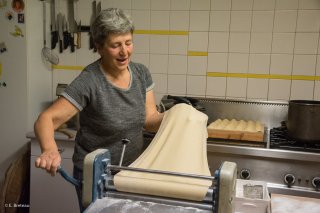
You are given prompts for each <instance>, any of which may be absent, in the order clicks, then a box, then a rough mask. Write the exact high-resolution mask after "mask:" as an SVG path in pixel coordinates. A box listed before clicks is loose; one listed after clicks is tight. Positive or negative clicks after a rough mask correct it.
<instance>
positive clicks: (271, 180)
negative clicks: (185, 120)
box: [160, 96, 320, 198]
mask: <svg viewBox="0 0 320 213" xmlns="http://www.w3.org/2000/svg"><path fill="white" fill-rule="evenodd" d="M187 99H189V101H190V102H189V103H190V104H193V105H194V106H195V107H196V108H198V109H200V110H202V111H203V112H204V113H206V114H207V115H208V116H209V121H208V122H209V123H210V122H213V121H214V120H216V119H218V118H227V119H232V118H234V119H237V120H241V119H243V120H258V121H261V122H263V123H264V124H265V126H266V133H267V134H266V137H265V142H264V143H262V144H259V145H257V144H256V143H247V144H245V143H238V144H237V143H236V142H234V141H228V140H225V141H221V140H215V139H209V140H208V146H207V149H208V162H209V166H210V169H211V170H212V171H215V170H216V169H217V168H218V166H219V165H220V164H221V162H223V161H232V162H236V163H237V167H238V178H241V179H250V180H259V181H265V182H267V185H268V190H269V192H270V193H279V194H288V195H297V196H305V197H314V198H320V150H319V151H317V150H303V149H290V148H286V147H285V146H284V147H277V146H274V145H271V146H270V130H271V129H273V128H276V127H279V126H280V125H281V122H283V121H285V120H286V119H287V113H288V103H287V102H270V101H242V100H226V99H214V98H195V97H187ZM177 100H178V101H177ZM181 101H185V100H179V98H178V99H172V97H170V98H168V96H164V97H163V98H162V100H161V103H160V107H161V110H162V111H164V110H167V109H169V108H170V107H172V106H173V105H174V104H176V103H179V102H181ZM319 144H320V143H319Z"/></svg>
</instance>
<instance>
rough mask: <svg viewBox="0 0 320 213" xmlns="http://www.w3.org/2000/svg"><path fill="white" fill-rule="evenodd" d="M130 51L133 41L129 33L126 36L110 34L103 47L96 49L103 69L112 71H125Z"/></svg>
mask: <svg viewBox="0 0 320 213" xmlns="http://www.w3.org/2000/svg"><path fill="white" fill-rule="evenodd" d="M132 51H133V41H132V34H131V33H130V32H129V33H126V34H111V35H109V36H108V38H107V39H106V41H105V43H104V45H103V46H99V47H98V52H99V54H100V55H101V58H102V64H103V66H104V68H107V69H108V70H109V69H111V70H113V71H123V70H125V69H127V67H128V64H129V62H130V57H131V54H132ZM108 70H106V71H108Z"/></svg>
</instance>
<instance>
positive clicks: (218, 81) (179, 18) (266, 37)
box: [53, 0, 320, 101]
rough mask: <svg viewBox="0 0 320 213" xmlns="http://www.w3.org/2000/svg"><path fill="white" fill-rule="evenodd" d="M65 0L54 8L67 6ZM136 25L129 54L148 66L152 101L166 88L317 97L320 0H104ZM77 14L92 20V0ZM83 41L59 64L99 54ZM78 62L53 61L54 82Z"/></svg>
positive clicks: (68, 75)
mask: <svg viewBox="0 0 320 213" xmlns="http://www.w3.org/2000/svg"><path fill="white" fill-rule="evenodd" d="M66 2H67V0H60V1H59V3H58V8H57V9H58V11H60V12H63V13H65V14H67V9H66ZM101 3H102V9H104V8H107V7H120V8H122V9H125V10H126V11H127V12H128V13H129V14H131V15H132V18H133V21H134V23H135V27H136V30H137V31H136V33H135V34H134V43H135V49H134V51H135V52H134V55H133V60H134V61H137V62H141V63H143V64H145V65H146V66H147V67H149V69H150V71H151V73H152V76H153V79H154V81H155V83H156V87H155V93H156V97H157V101H159V100H160V99H161V97H162V96H163V95H164V94H173V95H188V96H204V97H222V98H237V99H254V100H289V99H314V100H320V42H319V31H320V1H319V0H161V1H159V0H101ZM75 4H76V12H75V15H76V20H77V21H80V20H81V23H82V24H84V25H89V23H90V17H91V1H87V0H79V1H75ZM88 41H89V37H88V34H87V33H82V47H81V49H77V50H76V52H75V53H70V51H65V52H64V53H62V54H59V56H61V57H60V64H59V65H61V66H62V67H63V66H64V65H70V66H85V65H87V64H88V63H90V62H92V61H94V60H96V59H97V58H98V57H99V56H98V54H97V53H93V52H92V50H89V48H88V46H89V42H88ZM79 72H80V71H79V70H68V68H65V67H63V68H56V69H54V70H53V76H54V78H53V81H54V82H53V86H54V87H55V85H56V84H57V83H69V82H71V81H72V79H73V78H74V77H75V76H77V74H78V73H79Z"/></svg>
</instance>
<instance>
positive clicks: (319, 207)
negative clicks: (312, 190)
mask: <svg viewBox="0 0 320 213" xmlns="http://www.w3.org/2000/svg"><path fill="white" fill-rule="evenodd" d="M271 213H320V199H316V198H308V197H299V196H291V195H281V194H271Z"/></svg>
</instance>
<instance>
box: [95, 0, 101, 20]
mask: <svg viewBox="0 0 320 213" xmlns="http://www.w3.org/2000/svg"><path fill="white" fill-rule="evenodd" d="M100 12H101V2H100V1H99V2H98V4H97V11H96V17H97V16H98V15H99V13H100Z"/></svg>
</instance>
